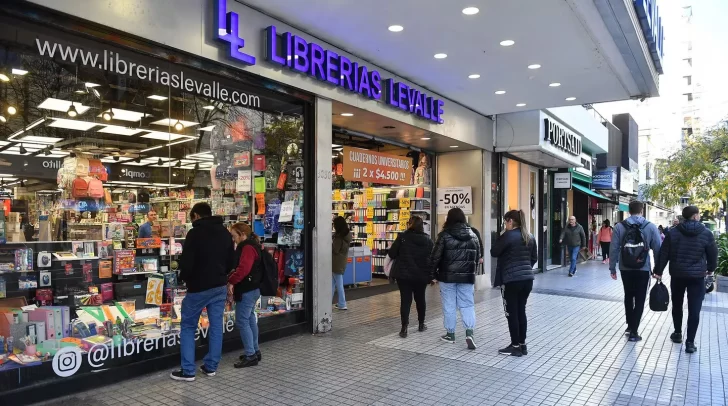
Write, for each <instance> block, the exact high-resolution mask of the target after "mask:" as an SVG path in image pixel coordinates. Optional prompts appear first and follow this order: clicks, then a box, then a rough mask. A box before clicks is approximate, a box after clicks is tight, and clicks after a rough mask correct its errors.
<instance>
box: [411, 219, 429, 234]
mask: <svg viewBox="0 0 728 406" xmlns="http://www.w3.org/2000/svg"><path fill="white" fill-rule="evenodd" d="M408 230H412V231H415V232H418V233H424V232H425V223H424V222H423V221H422V217H417V216H412V217H411V218H410V221H409V227H408Z"/></svg>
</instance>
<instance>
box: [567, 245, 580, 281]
mask: <svg viewBox="0 0 728 406" xmlns="http://www.w3.org/2000/svg"><path fill="white" fill-rule="evenodd" d="M580 250H581V247H579V246H577V247H569V258H570V259H571V263H570V264H569V274H571V275H573V274H575V273H576V261H577V259H578V258H579V251H580Z"/></svg>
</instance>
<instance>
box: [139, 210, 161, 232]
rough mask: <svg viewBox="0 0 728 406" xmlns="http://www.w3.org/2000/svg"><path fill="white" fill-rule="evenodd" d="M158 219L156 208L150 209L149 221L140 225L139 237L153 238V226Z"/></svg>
mask: <svg viewBox="0 0 728 406" xmlns="http://www.w3.org/2000/svg"><path fill="white" fill-rule="evenodd" d="M155 221H157V212H156V211H154V209H151V210H149V213H147V222H146V223H144V224H142V225H141V226H139V238H151V237H152V226H153V225H154V222H155Z"/></svg>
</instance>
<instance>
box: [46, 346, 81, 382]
mask: <svg viewBox="0 0 728 406" xmlns="http://www.w3.org/2000/svg"><path fill="white" fill-rule="evenodd" d="M81 362H83V352H82V351H81V349H80V348H78V347H63V348H61V349H60V350H58V352H57V353H56V355H54V356H53V372H55V373H56V375H58V376H60V377H63V378H66V377H69V376H71V375H73V374H75V373H76V372H77V371H78V369H79V368H81Z"/></svg>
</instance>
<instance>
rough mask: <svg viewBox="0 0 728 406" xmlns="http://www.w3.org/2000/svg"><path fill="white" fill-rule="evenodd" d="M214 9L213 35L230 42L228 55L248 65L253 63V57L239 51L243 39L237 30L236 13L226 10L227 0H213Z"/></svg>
mask: <svg viewBox="0 0 728 406" xmlns="http://www.w3.org/2000/svg"><path fill="white" fill-rule="evenodd" d="M214 1H215V5H216V9H215V16H216V21H215V22H216V23H217V24H215V29H216V30H217V32H216V33H215V37H216V38H218V39H219V40H221V41H225V42H227V43H229V44H230V56H231V57H233V58H235V59H237V60H239V61H241V62H243V63H246V64H248V65H255V57H254V56H252V55H248V54H246V53H243V52H241V51H240V50H241V49H243V48H244V47H245V40H244V39H242V38H240V33H239V32H238V13H234V12H232V11H231V12H229V13H228V12H227V0H214Z"/></svg>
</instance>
